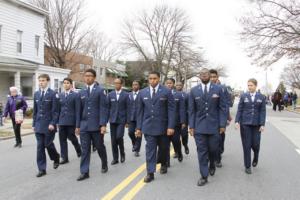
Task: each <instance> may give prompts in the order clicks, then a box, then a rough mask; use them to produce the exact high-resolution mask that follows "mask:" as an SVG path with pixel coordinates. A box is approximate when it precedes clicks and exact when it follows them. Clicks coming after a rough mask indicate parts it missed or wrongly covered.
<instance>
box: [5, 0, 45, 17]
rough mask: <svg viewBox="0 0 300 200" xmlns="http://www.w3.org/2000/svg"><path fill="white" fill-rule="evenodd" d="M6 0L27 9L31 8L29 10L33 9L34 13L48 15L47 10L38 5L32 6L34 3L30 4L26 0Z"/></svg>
mask: <svg viewBox="0 0 300 200" xmlns="http://www.w3.org/2000/svg"><path fill="white" fill-rule="evenodd" d="M6 1H8V2H11V3H13V4H15V5H17V6H21V7H23V8H26V9H28V10H31V11H33V12H35V13H38V14H40V15H44V16H48V15H49V12H48V11H46V10H43V9H41V8H38V7H36V6H34V5H32V4H30V3H27V2H24V1H21V0H6Z"/></svg>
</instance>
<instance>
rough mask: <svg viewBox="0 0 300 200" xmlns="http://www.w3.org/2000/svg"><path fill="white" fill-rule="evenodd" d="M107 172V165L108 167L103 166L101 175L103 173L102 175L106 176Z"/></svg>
mask: <svg viewBox="0 0 300 200" xmlns="http://www.w3.org/2000/svg"><path fill="white" fill-rule="evenodd" d="M107 171H108V167H107V165H106V166H103V167H102V169H101V173H102V174H105V173H106V172H107Z"/></svg>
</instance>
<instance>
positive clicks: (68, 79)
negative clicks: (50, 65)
mask: <svg viewBox="0 0 300 200" xmlns="http://www.w3.org/2000/svg"><path fill="white" fill-rule="evenodd" d="M65 81H68V82H69V83H70V84H73V80H72V79H71V78H68V77H66V78H64V80H63V82H65Z"/></svg>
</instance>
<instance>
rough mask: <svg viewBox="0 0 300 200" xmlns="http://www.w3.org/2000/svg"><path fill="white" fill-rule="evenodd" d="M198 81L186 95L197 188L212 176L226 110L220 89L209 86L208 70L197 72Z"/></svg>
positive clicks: (223, 129) (211, 84)
mask: <svg viewBox="0 0 300 200" xmlns="http://www.w3.org/2000/svg"><path fill="white" fill-rule="evenodd" d="M200 79H201V84H200V85H198V86H195V87H193V88H192V89H191V92H190V94H189V127H190V134H191V136H194V138H195V142H196V146H197V153H198V162H199V168H200V174H201V178H200V179H199V181H198V184H197V185H198V186H203V185H205V184H206V183H207V177H208V173H209V174H210V175H211V176H213V175H214V174H215V170H216V168H215V156H216V151H217V149H218V141H219V134H220V133H224V132H225V127H226V119H227V116H226V114H227V112H226V108H227V106H226V98H225V97H224V93H223V92H222V89H221V87H220V86H218V85H215V84H213V83H211V82H210V80H209V79H210V74H209V70H208V69H206V68H204V69H202V70H201V72H200ZM208 158H209V162H210V165H209V167H208Z"/></svg>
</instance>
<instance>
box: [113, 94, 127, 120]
mask: <svg viewBox="0 0 300 200" xmlns="http://www.w3.org/2000/svg"><path fill="white" fill-rule="evenodd" d="M128 101H129V98H128V93H127V92H125V91H124V90H122V92H121V93H120V95H119V100H117V93H116V91H112V92H110V93H109V94H108V109H109V122H110V123H118V124H125V123H127V115H128V112H127V109H128V108H127V107H128Z"/></svg>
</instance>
